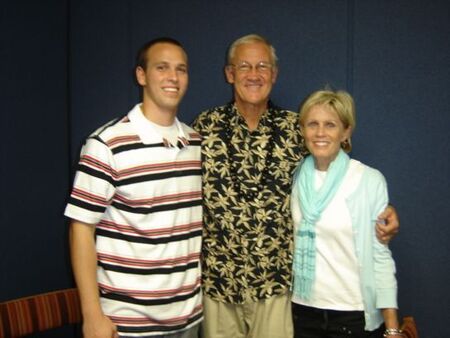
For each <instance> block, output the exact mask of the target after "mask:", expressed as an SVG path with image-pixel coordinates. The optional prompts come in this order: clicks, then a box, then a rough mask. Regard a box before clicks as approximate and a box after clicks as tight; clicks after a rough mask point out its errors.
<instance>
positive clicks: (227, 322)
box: [202, 293, 294, 338]
mask: <svg viewBox="0 0 450 338" xmlns="http://www.w3.org/2000/svg"><path fill="white" fill-rule="evenodd" d="M203 306H204V309H203V310H204V316H205V319H204V321H203V324H202V333H203V336H202V337H203V338H292V337H293V336H294V329H293V324H292V312H291V295H290V294H289V293H286V294H284V295H279V296H273V297H270V298H267V299H262V300H260V301H258V302H251V303H245V304H229V303H222V302H218V301H215V300H212V299H211V298H209V297H208V296H205V295H204V296H203Z"/></svg>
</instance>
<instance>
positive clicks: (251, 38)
mask: <svg viewBox="0 0 450 338" xmlns="http://www.w3.org/2000/svg"><path fill="white" fill-rule="evenodd" d="M258 42H259V43H263V44H265V45H267V47H269V50H270V56H271V58H272V62H273V63H274V65H275V66H277V63H278V57H277V54H276V51H275V48H274V47H273V46H272V44H271V43H270V42H269V40H267V39H266V38H265V37H262V36H261V35H258V34H248V35H244V36H242V37H240V38H239V39H237V40H235V41H234V42H233V43H232V44H231V45H230V47H229V48H228V53H227V64H230V63H231V60H232V59H233V57H234V54H235V53H236V48H237V47H239V46H241V45H245V44H249V43H258Z"/></svg>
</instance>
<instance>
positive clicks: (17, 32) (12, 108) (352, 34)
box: [0, 0, 450, 338]
mask: <svg viewBox="0 0 450 338" xmlns="http://www.w3.org/2000/svg"><path fill="white" fill-rule="evenodd" d="M449 12H450V3H449V2H448V1H437V0H434V1H433V0H432V1H428V2H425V1H420V0H408V1H406V0H397V1H388V0H377V1H375V0H373V1H368V0H366V1H356V0H353V1H352V0H322V1H320V0H309V1H305V0H284V1H270V0H247V1H241V0H231V1H206V0H204V1H203V0H190V1H183V0H167V1H161V2H157V3H156V2H154V1H145V0H141V1H138V0H133V1H132V0H129V1H124V0H104V1H100V0H89V1H88V0H77V1H75V0H72V1H70V0H64V1H63V0H46V1H32V0H28V1H25V0H18V1H15V2H13V1H10V2H9V3H8V2H6V3H5V4H4V5H3V7H2V12H1V21H0V25H1V26H0V28H1V30H0V34H1V37H2V40H1V41H2V42H3V43H2V46H1V51H0V60H1V65H0V67H1V77H0V79H1V80H0V81H1V82H0V83H1V98H2V100H1V102H2V108H1V112H2V123H1V126H2V131H3V136H4V139H3V142H2V143H1V153H0V156H1V157H0V158H1V161H2V162H1V163H2V165H1V167H0V170H1V171H0V172H1V175H0V180H1V191H2V194H1V197H0V198H1V200H0V203H1V204H0V220H1V223H0V226H1V230H2V235H1V237H0V268H1V270H2V274H0V286H1V287H0V301H1V300H6V299H11V298H15V297H19V296H25V295H29V294H33V293H36V292H41V291H48V290H53V289H56V288H61V287H66V286H69V285H72V284H71V283H72V279H71V274H70V265H69V262H68V254H67V252H68V248H67V245H66V236H67V224H66V221H65V220H64V218H63V217H62V211H63V207H64V203H65V199H66V197H67V194H68V190H69V186H70V182H71V180H72V175H73V170H72V168H73V165H74V163H75V161H76V159H77V157H78V151H79V148H80V145H81V142H82V140H83V139H84V137H85V136H86V135H87V134H89V133H90V132H91V131H93V130H94V129H95V128H97V127H98V126H99V125H100V124H102V123H104V122H106V121H108V120H110V119H112V118H114V117H116V116H118V115H122V114H125V113H126V112H127V111H128V109H129V108H130V107H131V106H132V105H133V104H134V103H136V102H137V100H138V97H139V95H138V94H139V91H138V88H137V87H136V85H135V84H134V80H133V78H132V74H133V69H132V67H133V63H134V56H135V52H136V50H137V49H138V47H140V45H141V44H142V43H144V42H145V41H146V40H149V39H151V38H154V37H157V36H161V35H167V36H173V37H175V38H177V39H179V40H180V41H182V42H183V44H184V45H185V47H186V49H187V51H188V54H189V58H190V88H189V92H188V94H187V96H186V98H185V100H184V102H183V104H182V109H181V111H180V118H181V119H182V120H185V121H187V122H189V121H191V120H192V119H193V118H194V116H195V115H196V114H197V113H198V112H200V111H201V110H204V109H206V108H208V107H210V106H215V105H219V104H223V103H224V102H226V101H228V100H229V99H230V97H231V96H230V95H231V91H230V88H229V86H228V85H227V84H226V83H225V81H224V77H223V74H222V68H223V62H224V58H225V49H226V47H227V45H228V44H229V43H230V42H231V41H232V40H234V39H235V38H237V37H239V36H241V35H244V34H248V33H253V32H256V33H260V34H262V35H265V36H267V37H268V38H269V39H270V40H271V41H272V42H273V43H274V45H275V47H276V49H277V52H278V56H279V58H280V75H279V78H278V83H277V84H276V87H275V89H274V92H273V95H272V99H273V100H274V101H275V102H276V103H277V104H278V105H281V106H284V107H286V108H289V109H292V110H297V108H298V105H299V103H300V101H301V100H302V99H303V98H304V97H305V96H306V95H307V94H308V93H309V92H311V91H313V90H316V89H319V88H320V87H323V86H324V85H325V84H330V85H332V86H334V87H335V88H344V89H347V90H349V91H350V92H351V93H352V94H353V95H354V97H355V100H356V105H357V129H356V132H355V135H354V140H353V142H354V151H353V157H355V158H358V159H360V160H362V161H363V162H365V163H367V164H369V165H372V166H375V167H377V168H379V169H380V170H381V171H382V172H383V173H384V174H385V176H386V178H387V180H388V183H389V188H390V195H391V201H392V203H393V204H394V205H395V206H396V208H397V209H398V212H399V214H400V217H401V231H400V234H399V235H398V236H397V238H395V239H394V241H393V242H392V244H391V248H392V250H393V252H394V256H395V258H396V261H397V269H398V279H399V285H400V291H399V302H400V311H401V314H402V315H413V316H414V317H415V318H416V320H417V322H418V326H419V330H420V333H421V336H422V337H425V338H443V337H449V336H450V329H449V328H448V325H446V323H448V322H449V320H450V315H449V314H448V311H447V310H448V304H450V295H449V293H448V292H447V287H448V285H450V273H449V268H448V267H449V263H450V259H449V257H450V255H449V253H450V252H449V251H450V250H449V249H448V241H449V239H450V229H449V228H447V226H448V225H449V221H448V220H449V219H450V214H449V209H450V208H449V207H447V204H448V203H449V202H450V193H449V174H450V168H449V163H450V160H449V154H450V152H449V141H450V140H449V133H448V132H449V127H450V117H449V116H450V111H449V110H450V109H449V107H450V96H449V94H448V88H449V87H450V47H449V37H450V20H449V19H450V17H449V14H448V13H449Z"/></svg>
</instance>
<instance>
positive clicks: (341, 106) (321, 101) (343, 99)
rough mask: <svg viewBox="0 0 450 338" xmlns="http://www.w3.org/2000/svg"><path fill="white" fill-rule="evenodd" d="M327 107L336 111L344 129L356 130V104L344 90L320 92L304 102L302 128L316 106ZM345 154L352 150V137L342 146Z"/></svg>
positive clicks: (301, 111) (301, 113) (301, 117)
mask: <svg viewBox="0 0 450 338" xmlns="http://www.w3.org/2000/svg"><path fill="white" fill-rule="evenodd" d="M318 105H325V106H327V107H329V108H331V109H332V110H333V111H335V112H336V113H337V115H338V117H339V120H341V122H342V124H343V125H344V128H345V129H347V128H349V127H350V128H351V132H353V131H354V130H355V127H356V120H355V103H354V101H353V98H352V96H351V95H350V94H349V93H347V92H346V91H344V90H338V91H333V90H330V89H324V90H318V91H316V92H314V93H312V94H310V95H309V96H308V97H307V98H306V99H305V101H304V102H303V104H302V106H301V108H300V126H302V127H303V126H304V122H305V119H306V115H307V114H308V112H309V111H310V109H311V108H312V107H314V106H318ZM341 147H342V149H343V150H344V151H345V152H347V153H348V152H350V151H351V150H352V142H351V137H349V138H348V140H346V141H344V142H343V143H342V144H341Z"/></svg>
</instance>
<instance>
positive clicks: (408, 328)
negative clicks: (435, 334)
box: [401, 317, 419, 338]
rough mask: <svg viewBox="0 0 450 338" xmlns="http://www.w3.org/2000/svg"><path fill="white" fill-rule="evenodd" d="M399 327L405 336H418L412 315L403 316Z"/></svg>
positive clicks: (410, 337)
mask: <svg viewBox="0 0 450 338" xmlns="http://www.w3.org/2000/svg"><path fill="white" fill-rule="evenodd" d="M401 329H402V330H403V333H404V334H405V336H406V338H419V334H418V333H417V327H416V322H415V321H414V318H413V317H403V323H402V327H401Z"/></svg>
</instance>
